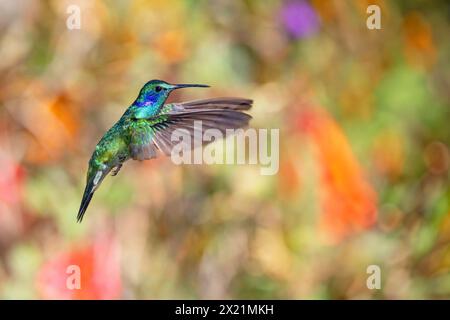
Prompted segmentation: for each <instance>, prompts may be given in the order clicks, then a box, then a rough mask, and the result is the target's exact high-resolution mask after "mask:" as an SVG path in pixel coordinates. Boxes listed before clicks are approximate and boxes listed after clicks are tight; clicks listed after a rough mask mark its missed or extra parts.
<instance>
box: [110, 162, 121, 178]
mask: <svg viewBox="0 0 450 320" xmlns="http://www.w3.org/2000/svg"><path fill="white" fill-rule="evenodd" d="M120 168H122V165H121V164H119V165H117V166H115V167H114V168H112V170H111V176H113V177H114V176H117V174H118V173H119V171H120Z"/></svg>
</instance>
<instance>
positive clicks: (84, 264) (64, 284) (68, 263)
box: [37, 237, 122, 299]
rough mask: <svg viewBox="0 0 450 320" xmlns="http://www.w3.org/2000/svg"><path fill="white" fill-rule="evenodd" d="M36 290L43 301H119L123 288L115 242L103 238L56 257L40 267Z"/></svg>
mask: <svg viewBox="0 0 450 320" xmlns="http://www.w3.org/2000/svg"><path fill="white" fill-rule="evenodd" d="M77 277H78V278H77ZM78 284H79V287H78V286H77V285H78ZM37 289H38V292H39V294H40V296H41V297H42V298H44V299H117V298H120V296H121V291H122V284H121V279H120V267H119V261H118V252H117V247H116V245H115V242H114V241H113V239H111V238H109V237H104V238H100V239H97V240H96V241H95V242H94V244H92V245H88V246H85V247H82V248H78V249H73V250H71V251H69V252H64V253H61V254H59V255H58V256H56V257H55V258H53V259H52V260H50V261H48V262H47V263H45V264H44V266H43V267H42V269H41V271H40V272H39V275H38V278H37Z"/></svg>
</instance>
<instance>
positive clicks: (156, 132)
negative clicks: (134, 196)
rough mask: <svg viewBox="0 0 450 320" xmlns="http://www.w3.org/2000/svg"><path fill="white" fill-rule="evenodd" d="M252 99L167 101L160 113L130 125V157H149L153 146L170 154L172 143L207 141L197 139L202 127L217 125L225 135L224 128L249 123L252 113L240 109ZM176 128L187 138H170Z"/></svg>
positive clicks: (248, 106)
mask: <svg viewBox="0 0 450 320" xmlns="http://www.w3.org/2000/svg"><path fill="white" fill-rule="evenodd" d="M252 103H253V101H252V100H249V99H243V98H214V99H206V100H196V101H190V102H184V103H172V104H167V105H165V106H164V107H163V108H162V109H161V112H160V114H159V115H157V116H153V117H151V118H148V119H142V120H138V121H143V122H138V123H139V125H136V128H133V132H134V134H133V135H132V137H131V141H130V154H131V157H132V158H133V159H135V160H144V159H151V158H154V157H156V149H159V150H160V151H161V152H162V153H164V154H165V155H170V154H171V152H172V149H173V147H174V146H175V145H178V144H180V143H185V142H186V145H184V146H183V149H184V150H187V149H189V150H190V149H192V147H193V146H194V145H198V142H200V144H205V143H209V142H210V141H196V140H198V139H201V140H202V139H203V131H205V130H207V129H217V130H219V131H220V132H221V133H222V135H223V136H224V137H225V136H226V134H227V132H226V129H238V128H244V127H246V126H247V125H248V122H249V121H250V119H251V118H252V117H251V116H250V115H248V114H246V113H244V112H243V111H246V110H249V109H250V108H251V106H252ZM196 121H201V126H200V127H199V126H198V125H196ZM175 130H179V131H178V135H188V136H189V139H179V140H177V141H172V134H173V133H174V131H175ZM188 142H194V143H188ZM196 142H197V144H196Z"/></svg>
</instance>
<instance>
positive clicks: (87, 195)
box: [77, 181, 95, 223]
mask: <svg viewBox="0 0 450 320" xmlns="http://www.w3.org/2000/svg"><path fill="white" fill-rule="evenodd" d="M94 191H95V189H94V184H93V183H92V181H91V182H89V183H88V184H87V185H86V188H85V189H84V194H83V199H82V200H81V205H80V210H78V215H77V222H78V223H81V221H82V220H83V217H84V213H85V212H86V209H87V207H88V206H89V203H90V202H91V199H92V196H93V195H94Z"/></svg>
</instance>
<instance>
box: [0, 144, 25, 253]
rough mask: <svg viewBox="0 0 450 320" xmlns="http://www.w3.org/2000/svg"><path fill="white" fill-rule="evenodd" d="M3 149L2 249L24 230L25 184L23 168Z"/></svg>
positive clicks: (0, 158)
mask: <svg viewBox="0 0 450 320" xmlns="http://www.w3.org/2000/svg"><path fill="white" fill-rule="evenodd" d="M1 149H3V150H5V147H4V146H2V147H1V148H0V168H2V173H1V175H0V248H1V247H2V246H3V244H5V243H8V242H9V241H10V240H11V239H12V238H14V237H15V236H17V235H18V234H20V233H21V232H23V230H24V223H23V215H22V214H21V213H22V211H21V208H22V201H23V186H24V183H25V169H24V168H23V166H22V165H21V164H19V163H17V162H15V161H14V159H13V158H12V157H11V156H10V155H9V154H8V153H6V152H4V151H2V150H1ZM0 251H1V249H0ZM0 255H1V252H0Z"/></svg>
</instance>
